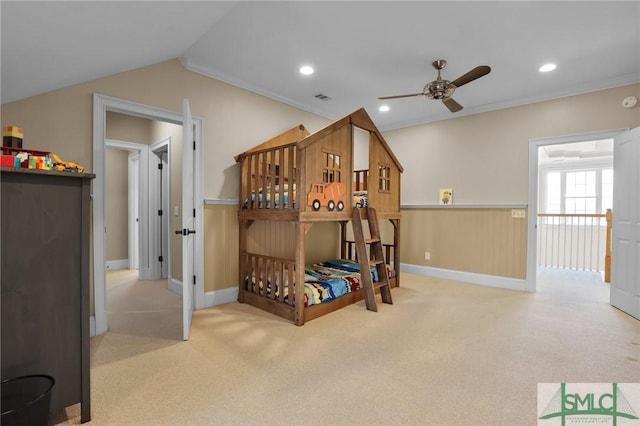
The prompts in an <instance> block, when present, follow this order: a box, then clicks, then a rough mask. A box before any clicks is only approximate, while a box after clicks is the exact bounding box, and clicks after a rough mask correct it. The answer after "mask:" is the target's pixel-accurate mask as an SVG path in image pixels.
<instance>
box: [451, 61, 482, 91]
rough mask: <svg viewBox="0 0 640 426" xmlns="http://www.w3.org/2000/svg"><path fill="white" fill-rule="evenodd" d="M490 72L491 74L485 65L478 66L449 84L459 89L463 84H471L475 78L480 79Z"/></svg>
mask: <svg viewBox="0 0 640 426" xmlns="http://www.w3.org/2000/svg"><path fill="white" fill-rule="evenodd" d="M490 72H491V67H489V66H487V65H480V66H479V67H475V68H474V69H472V70H471V71H469V72H468V73H466V74H465V75H463V76H461V77H458V78H457V79H456V80H454V81H452V82H451V84H453V85H454V86H456V87H460V86H462V85H464V84H467V83H469V82H472V81H473V80H475V79H477V78H480V77H482V76H483V75H487V74H489V73H490Z"/></svg>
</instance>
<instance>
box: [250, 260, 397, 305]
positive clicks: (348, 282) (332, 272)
mask: <svg viewBox="0 0 640 426" xmlns="http://www.w3.org/2000/svg"><path fill="white" fill-rule="evenodd" d="M371 274H372V278H373V281H374V282H375V281H378V271H377V270H376V268H375V267H372V268H371ZM387 276H388V277H389V278H391V277H394V276H395V271H394V270H393V268H391V267H390V266H389V265H387ZM252 283H253V285H254V286H255V284H256V283H255V277H254V278H253V279H252ZM259 285H260V294H264V293H263V292H264V291H265V289H264V283H263V280H262V279H260V280H259ZM271 287H272V286H271V283H270V282H267V289H266V291H267V295H269V296H270V295H271ZM279 287H280V286H279V283H277V282H276V294H275V297H276V298H277V297H278V296H279ZM360 288H361V284H360V265H359V264H358V263H357V262H353V261H351V260H331V261H327V262H322V263H316V264H313V265H308V266H307V267H306V268H305V284H304V305H305V306H311V305H316V304H319V303H325V302H330V301H332V300H334V299H336V298H338V297H340V296H342V295H344V294H347V293H350V292H352V291H356V290H359V289H360ZM284 291H285V297H284V300H285V302H287V301H288V299H289V290H288V283H287V282H285V287H284Z"/></svg>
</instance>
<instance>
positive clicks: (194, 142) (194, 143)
mask: <svg viewBox="0 0 640 426" xmlns="http://www.w3.org/2000/svg"><path fill="white" fill-rule="evenodd" d="M193 150H194V151H195V150H196V141H193Z"/></svg>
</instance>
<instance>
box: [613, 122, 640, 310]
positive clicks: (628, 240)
mask: <svg viewBox="0 0 640 426" xmlns="http://www.w3.org/2000/svg"><path fill="white" fill-rule="evenodd" d="M638 164H640V127H638V128H635V129H633V130H630V131H628V132H624V133H622V134H620V135H619V136H617V137H616V138H615V140H614V145H613V179H614V180H613V231H612V234H613V235H612V248H611V296H610V302H611V305H613V306H615V307H616V308H618V309H620V310H622V311H624V312H626V313H628V314H629V315H631V316H633V317H636V318H638V319H640V190H639V189H638V188H640V171H639V169H638Z"/></svg>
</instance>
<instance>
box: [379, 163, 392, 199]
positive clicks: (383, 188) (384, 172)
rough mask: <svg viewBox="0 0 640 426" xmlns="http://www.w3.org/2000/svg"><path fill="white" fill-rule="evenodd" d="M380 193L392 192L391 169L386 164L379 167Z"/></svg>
mask: <svg viewBox="0 0 640 426" xmlns="http://www.w3.org/2000/svg"><path fill="white" fill-rule="evenodd" d="M378 191H380V192H389V191H391V167H389V166H387V165H385V164H379V165H378Z"/></svg>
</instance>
